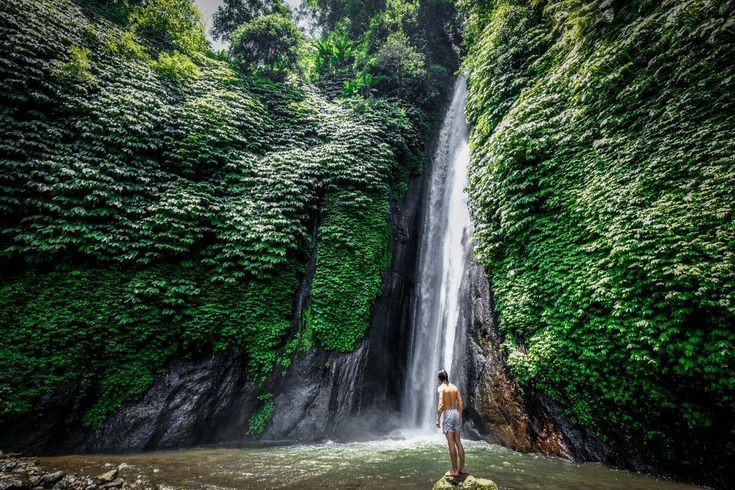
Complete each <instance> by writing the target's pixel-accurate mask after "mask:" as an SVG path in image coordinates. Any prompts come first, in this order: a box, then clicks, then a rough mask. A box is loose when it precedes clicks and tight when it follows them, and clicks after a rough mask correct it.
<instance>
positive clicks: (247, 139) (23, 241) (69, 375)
mask: <svg viewBox="0 0 735 490" xmlns="http://www.w3.org/2000/svg"><path fill="white" fill-rule="evenodd" d="M158 3H160V2H158ZM158 3H156V2H153V3H151V4H150V5H153V4H158ZM146 5H149V4H146ZM177 5H178V4H177ZM4 8H5V9H6V10H7V15H5V16H3V17H2V18H0V28H2V29H3V30H4V31H6V32H8V33H9V34H10V36H9V39H12V42H10V43H3V45H2V47H0V58H2V59H6V60H9V61H8V63H4V64H2V65H0V74H1V75H2V76H0V89H1V92H2V94H3V96H2V98H0V106H2V119H3V125H4V128H5V130H6V133H5V134H6V136H7V135H10V136H12V137H6V138H4V139H3V141H2V145H3V150H4V154H5V155H6V158H3V159H2V160H0V189H1V192H0V219H1V220H2V222H3V228H2V230H0V270H1V271H2V272H1V273H0V424H4V423H12V422H11V421H12V420H16V419H18V418H23V417H26V416H28V415H29V414H31V413H38V412H39V411H40V410H41V408H42V402H41V401H42V399H43V397H45V396H48V395H50V394H54V393H63V394H64V396H65V397H66V398H67V399H68V400H70V404H71V405H72V406H74V407H75V408H74V413H72V414H69V420H68V421H69V423H70V424H77V423H84V424H85V425H88V426H92V427H96V426H99V425H100V424H101V423H102V422H103V421H104V420H105V417H107V416H108V415H109V414H110V413H112V412H113V411H114V410H115V409H117V408H118V407H119V406H120V405H121V404H122V403H124V402H126V401H131V400H136V399H138V398H139V397H140V396H141V395H142V394H143V393H145V391H146V390H147V389H148V388H149V386H150V384H151V383H152V381H153V379H154V378H155V377H156V376H158V375H160V374H162V373H163V372H164V371H165V369H166V366H167V363H168V362H169V361H170V360H171V359H172V358H173V357H176V356H194V355H198V354H200V353H206V352H211V351H216V350H224V349H231V350H236V351H238V352H241V353H242V354H243V355H244V356H245V359H246V363H247V369H248V376H249V377H250V379H252V380H254V381H255V382H257V383H258V384H260V385H265V384H266V383H267V381H268V380H269V379H270V377H271V376H272V373H273V372H274V370H277V371H278V372H281V370H282V369H283V368H286V367H288V364H289V360H290V358H289V356H290V355H291V354H296V353H298V352H305V351H306V350H308V349H309V348H311V346H312V344H313V339H314V337H315V336H316V338H318V340H320V341H321V342H322V343H323V344H324V345H325V346H328V347H329V348H337V349H342V350H344V349H349V348H350V346H353V345H355V344H356V342H357V341H358V340H359V338H361V336H362V335H363V334H364V332H365V331H366V329H367V328H368V325H369V317H368V315H369V310H370V302H371V301H372V300H373V299H374V298H375V297H376V295H377V294H378V287H379V282H380V277H381V273H382V268H384V267H385V265H386V264H387V260H388V256H387V252H386V243H387V230H388V225H387V221H386V218H387V216H386V215H387V206H388V199H389V197H390V196H392V195H393V194H392V191H391V189H392V188H394V187H397V186H398V185H399V184H400V182H401V181H402V180H405V176H406V175H407V173H408V171H409V170H407V169H409V168H413V166H414V161H415V158H409V155H412V154H413V153H414V152H417V151H419V150H418V149H417V146H418V145H420V141H419V138H417V137H416V135H417V133H416V131H415V129H414V125H413V124H412V122H411V121H410V114H409V113H408V112H407V111H406V110H405V109H403V108H401V107H399V106H398V105H397V104H395V103H392V102H387V101H379V100H371V101H368V100H361V101H340V102H331V101H328V100H326V99H325V98H323V97H321V96H320V95H318V94H317V93H315V92H314V91H313V90H312V89H311V88H309V87H297V86H288V85H282V84H275V83H272V82H270V81H268V80H264V79H262V78H257V77H247V76H241V75H240V74H238V73H237V71H235V70H233V69H232V67H230V66H229V65H228V64H227V63H225V62H222V61H218V60H212V59H209V58H207V57H205V56H203V53H202V52H198V51H192V50H191V49H190V50H189V51H181V52H182V53H186V54H181V55H172V54H170V51H169V50H168V48H167V49H166V50H162V49H160V48H161V46H160V45H157V44H155V42H154V41H152V40H151V39H149V38H150V37H151V36H152V35H153V34H155V33H151V32H146V36H145V37H143V36H141V35H140V34H141V33H140V32H139V33H138V34H131V32H133V31H130V30H123V28H122V27H120V26H118V25H115V24H112V23H110V22H109V21H107V20H104V19H99V18H97V17H95V16H94V15H92V16H91V17H88V16H87V14H85V12H86V10H82V9H81V8H80V7H79V6H78V5H77V4H76V3H75V2H72V1H71V0H61V1H58V2H53V3H52V4H49V3H48V2H43V1H41V0H28V1H26V2H15V3H10V4H8V5H6V6H5V7H4ZM90 15H91V14H90ZM146 15H148V14H146ZM11 20H12V21H11ZM149 20H150V19H149ZM153 20H155V19H153ZM146 22H147V21H146ZM151 22H152V21H151ZM154 24H155V23H153V24H146V25H154ZM139 25H142V24H139ZM90 26H95V27H90ZM126 29H127V28H126ZM92 30H94V31H95V32H96V35H97V36H96V37H94V38H92V37H90V36H89V35H87V34H80V33H86V32H91V31H92ZM136 32H138V31H137V30H136ZM81 36H84V39H85V40H86V41H85V42H86V44H85V47H84V48H79V47H78V43H79V40H80V37H81ZM153 37H155V36H153ZM176 42H179V41H176ZM182 42H183V41H182ZM175 49H178V48H175ZM192 49H193V48H192ZM49 53H53V54H56V53H72V55H71V59H72V62H73V63H74V66H75V68H74V70H71V69H69V70H67V71H69V72H70V73H72V72H73V73H77V72H79V73H84V72H85V70H87V69H89V70H91V69H92V68H93V69H94V74H95V78H96V80H97V81H96V83H94V84H87V83H68V80H67V79H66V78H64V77H51V76H49V74H50V73H51V70H53V69H55V67H56V65H55V64H53V63H49V61H48V60H49ZM75 53H76V54H75ZM148 53H157V56H158V59H159V60H160V59H166V58H165V57H167V56H168V57H186V59H183V58H181V59H179V60H178V61H177V60H175V59H174V60H173V61H172V63H173V65H175V66H174V71H175V72H176V74H174V75H172V76H173V77H174V79H179V78H177V77H179V71H178V70H179V68H180V67H181V66H183V67H184V73H189V74H191V75H192V76H189V75H185V76H184V77H183V78H180V79H182V80H183V79H186V83H185V84H182V85H181V86H180V90H171V83H170V81H169V78H168V75H169V74H168V72H167V71H165V70H164V72H161V71H159V70H154V69H152V68H151V57H150V55H149V54H148ZM159 53H160V54H159ZM63 57H64V55H60V56H59V58H63ZM190 58H191V59H195V60H196V65H195V66H196V70H190V68H191V66H189V67H188V68H186V67H187V66H188V63H193V62H191V61H187V60H189V59H190ZM85 60H86V61H85ZM64 63H65V61H64ZM173 65H172V66H173ZM85 67H86V68H85ZM194 75H195V76H194ZM29 87H34V89H33V90H29ZM20 135H22V137H21V136H20ZM16 136H17V137H16ZM324 196H326V198H325V197H324ZM323 200H324V202H323ZM355 206H356V207H357V208H356V209H358V208H359V210H360V211H359V212H358V213H357V214H356V215H355V216H354V217H352V216H350V215H349V214H348V213H350V212H351V211H350V210H352V209H353V207H355ZM322 207H323V209H322V210H321V211H320V208H322ZM319 212H321V214H322V215H323V217H324V219H323V221H322V228H321V229H320V230H319V236H320V241H319V247H321V249H322V251H321V252H317V253H318V254H320V255H319V258H318V260H317V262H318V263H317V271H316V277H317V278H318V280H317V285H319V284H321V285H322V287H321V289H320V288H319V287H317V292H316V294H315V296H314V297H313V298H312V307H311V308H310V309H307V312H310V311H314V313H313V314H307V315H305V317H304V319H303V321H304V327H303V328H302V329H301V330H300V331H299V333H298V334H297V336H296V337H295V339H289V332H290V331H291V328H292V315H293V311H292V310H293V301H294V294H295V292H296V290H297V287H298V284H299V281H300V280H301V278H302V276H303V271H304V263H305V262H306V258H307V257H308V256H309V255H310V254H311V252H312V246H313V244H312V243H311V230H310V228H309V226H310V225H309V224H310V222H311V217H312V216H313V215H314V214H315V213H319ZM345 240H348V241H349V242H350V243H351V247H352V248H351V249H350V250H349V254H347V253H345V251H343V250H337V247H338V246H341V245H342V244H343V243H344V241H345ZM332 241H334V243H331V242H332ZM353 256H354V257H356V258H358V259H359V261H360V262H359V263H360V264H361V266H362V267H363V269H362V270H361V271H360V276H359V277H357V275H356V269H355V268H354V267H353V266H352V265H350V264H349V263H348V262H349V261H350V260H352V257H353ZM373 260H374V261H375V262H374V263H373V262H371V261H373ZM322 269H323V270H322ZM350 281H353V282H351V283H350V284H347V283H348V282H350ZM339 283H345V284H347V285H346V286H345V288H346V289H344V291H349V292H351V294H352V293H354V294H353V301H354V305H353V306H355V308H356V309H355V310H354V311H348V315H349V316H348V317H347V319H348V323H347V324H346V325H347V329H345V330H344V331H343V330H342V329H341V328H340V327H339V325H337V323H336V318H337V317H336V316H335V315H338V314H341V312H344V311H347V308H351V305H350V304H348V303H341V302H340V301H339V300H338V299H337V298H336V296H335V295H334V294H333V293H330V292H328V291H326V290H325V288H326V287H327V286H328V285H329V284H339ZM317 311H318V313H317ZM308 325H315V326H317V327H316V328H314V329H310V328H308ZM332 337H333V338H332ZM294 340H295V342H294ZM266 405H267V404H266ZM264 406H265V405H264ZM263 410H265V409H263ZM271 410H272V403H271ZM265 413H266V412H265V411H263V414H265ZM269 417H270V415H269V416H268V417H265V415H262V416H261V418H260V419H258V420H262V421H264V422H262V423H261V422H258V424H256V425H258V426H261V425H262V426H263V427H264V426H265V424H266V423H267V420H265V419H267V418H269Z"/></svg>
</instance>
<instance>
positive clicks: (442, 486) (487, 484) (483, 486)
mask: <svg viewBox="0 0 735 490" xmlns="http://www.w3.org/2000/svg"><path fill="white" fill-rule="evenodd" d="M457 488H464V489H471V490H498V486H497V485H496V484H495V482H493V481H492V480H486V479H485V478H476V477H474V476H472V475H469V476H466V477H464V476H456V477H455V476H444V477H442V478H441V479H440V480H439V481H437V482H436V483H434V486H433V487H432V490H449V489H457Z"/></svg>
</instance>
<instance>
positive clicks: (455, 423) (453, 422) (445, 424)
mask: <svg viewBox="0 0 735 490" xmlns="http://www.w3.org/2000/svg"><path fill="white" fill-rule="evenodd" d="M460 430H462V420H461V419H460V418H459V410H457V409H456V408H453V409H451V410H444V412H442V432H444V433H445V434H446V433H447V432H459V431H460Z"/></svg>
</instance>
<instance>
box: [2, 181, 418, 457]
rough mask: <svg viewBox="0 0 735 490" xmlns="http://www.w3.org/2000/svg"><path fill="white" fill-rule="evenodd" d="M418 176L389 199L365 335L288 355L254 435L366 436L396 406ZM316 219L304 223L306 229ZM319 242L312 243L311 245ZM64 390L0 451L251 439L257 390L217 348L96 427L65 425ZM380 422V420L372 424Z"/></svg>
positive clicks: (301, 297) (230, 355)
mask: <svg viewBox="0 0 735 490" xmlns="http://www.w3.org/2000/svg"><path fill="white" fill-rule="evenodd" d="M422 192H423V178H422V177H414V178H412V180H411V182H410V183H409V186H408V191H407V192H406V194H405V196H404V198H403V199H401V201H400V202H397V203H394V206H393V209H392V212H391V216H390V222H391V245H390V246H391V252H392V262H391V266H390V269H389V270H388V271H387V272H386V274H385V276H384V279H383V285H382V294H381V297H380V298H379V299H378V300H377V301H376V304H375V307H374V314H373V320H372V325H371V330H370V334H369V336H368V338H366V339H365V340H364V341H363V342H362V344H361V345H360V346H359V347H358V348H357V349H356V350H355V351H353V352H350V353H346V354H345V353H336V352H327V351H325V350H324V349H322V348H320V347H319V346H315V347H314V348H312V349H311V350H310V351H309V352H307V353H306V354H305V355H304V356H303V357H299V356H298V355H296V356H295V357H294V359H293V364H292V366H291V367H290V368H289V369H288V371H287V372H286V374H285V376H282V375H281V373H280V372H279V373H276V374H274V375H273V376H272V378H271V380H270V381H269V383H268V384H267V386H266V390H267V391H269V392H271V393H274V394H275V397H274V407H275V410H274V415H273V418H272V420H271V422H270V424H269V425H268V427H267V429H266V431H265V432H264V433H263V434H262V436H261V438H262V439H264V440H278V441H285V440H291V441H293V440H299V441H310V440H317V439H324V438H327V437H331V438H335V437H342V438H354V437H357V436H363V437H365V436H369V434H370V431H371V430H372V428H373V427H375V426H376V424H374V423H373V420H374V417H375V416H376V411H375V410H374V409H375V408H379V409H380V411H381V413H383V412H384V410H385V409H388V410H397V409H398V400H399V394H400V389H401V382H402V379H403V376H402V372H403V370H404V369H405V359H406V348H407V339H408V336H407V333H408V328H409V321H410V319H409V304H410V301H409V295H410V292H411V288H412V281H413V274H414V273H413V271H414V269H415V264H414V262H415V257H416V254H415V247H416V235H417V233H418V227H417V225H418V214H419V212H420V206H419V203H420V202H421V195H422ZM317 225H318V222H317V221H316V220H314V221H313V223H312V227H313V228H314V229H315V228H316V226H317ZM317 246H318V245H317ZM313 267H314V264H313V257H312V259H311V260H309V263H307V267H306V274H305V276H304V278H303V281H302V284H301V286H300V287H299V289H298V291H297V293H296V298H295V304H294V331H295V330H296V325H297V323H298V322H299V321H300V317H301V311H303V309H304V307H305V305H306V303H307V300H308V299H307V298H308V287H309V281H310V279H311V276H312V274H313ZM77 389H78V387H74V386H70V387H67V389H66V390H61V391H60V392H59V393H58V394H57V395H55V396H52V397H48V398H47V399H45V400H44V401H43V405H44V411H43V414H42V415H40V416H38V417H34V418H28V419H25V420H19V421H18V423H17V424H14V425H12V426H11V425H8V426H7V430H4V431H3V432H2V433H1V434H0V447H3V448H4V449H6V450H11V451H24V452H28V453H33V454H54V453H64V452H101V451H102V452H105V451H110V452H119V451H141V450H151V449H164V448H178V447H190V446H193V445H197V444H207V443H223V442H234V443H242V442H246V441H248V440H251V439H252V438H250V437H249V436H248V435H247V431H248V424H249V420H250V417H251V416H252V415H253V414H254V413H255V412H256V410H257V408H258V406H259V401H258V399H257V398H258V395H259V394H260V393H261V392H262V391H263V390H262V389H261V388H259V387H258V386H257V385H256V384H255V383H253V382H252V381H250V380H249V379H248V376H247V370H246V363H245V359H244V357H243V356H242V355H241V354H239V353H236V352H219V353H213V354H210V355H208V356H205V357H202V358H199V359H193V360H186V359H176V360H174V361H173V362H172V363H171V364H170V367H169V370H168V372H167V374H166V375H164V376H161V377H159V378H157V379H156V381H155V382H154V384H153V386H152V387H151V388H150V389H149V390H148V392H147V393H146V394H145V396H144V397H143V398H142V399H141V400H140V401H138V402H135V403H128V404H126V405H124V406H123V407H122V408H121V409H120V410H118V411H117V412H116V413H114V414H113V415H112V416H111V417H109V418H108V419H107V420H106V422H105V423H104V425H103V426H102V427H101V428H100V429H98V430H93V431H92V430H86V429H83V428H80V427H76V428H68V427H67V424H66V417H67V416H68V414H69V413H72V411H73V410H74V407H73V406H71V404H70V402H69V400H73V399H74V397H73V396H71V395H70V394H73V393H74V392H75V391H76V390H77ZM381 427H382V426H381Z"/></svg>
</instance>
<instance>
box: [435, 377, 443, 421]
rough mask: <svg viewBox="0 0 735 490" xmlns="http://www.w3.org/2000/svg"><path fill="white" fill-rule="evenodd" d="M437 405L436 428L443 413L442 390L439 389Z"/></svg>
mask: <svg viewBox="0 0 735 490" xmlns="http://www.w3.org/2000/svg"><path fill="white" fill-rule="evenodd" d="M438 391H439V405H437V407H436V426H437V427H439V418H440V417H441V415H442V412H443V411H444V397H443V396H442V389H441V387H440V388H439V390H438Z"/></svg>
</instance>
